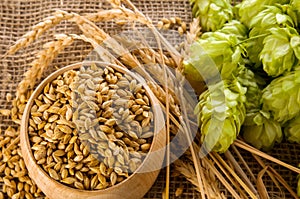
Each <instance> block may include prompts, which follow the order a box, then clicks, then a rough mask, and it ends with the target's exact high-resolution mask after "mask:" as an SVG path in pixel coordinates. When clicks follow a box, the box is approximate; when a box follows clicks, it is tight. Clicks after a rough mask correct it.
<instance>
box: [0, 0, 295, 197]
mask: <svg viewBox="0 0 300 199" xmlns="http://www.w3.org/2000/svg"><path fill="white" fill-rule="evenodd" d="M132 1H133V3H134V4H135V5H136V6H137V7H138V8H139V9H140V10H141V11H142V12H143V13H144V14H145V15H147V16H149V17H150V18H151V19H152V20H153V21H154V22H157V21H158V20H160V19H161V18H162V17H167V18H169V17H173V16H179V17H180V18H181V19H182V20H183V21H185V22H190V21H191V10H190V5H189V0H132ZM56 8H59V9H63V10H66V11H72V12H76V13H79V14H85V13H94V12H96V11H97V10H100V9H105V8H108V4H107V3H105V2H104V0H98V1H95V0H93V1H92V0H27V1H21V0H9V1H8V0H1V2H0V28H1V29H0V55H3V54H4V53H5V52H6V50H7V49H8V47H9V46H11V45H12V44H13V43H14V42H15V41H16V40H17V39H18V38H20V37H21V36H22V35H23V34H24V33H26V32H27V31H29V30H30V27H31V26H32V25H34V24H36V23H38V22H39V21H41V20H42V19H43V18H45V17H47V16H49V15H51V14H52V13H53V12H54V10H55V9H56ZM101 25H102V27H103V29H104V30H105V31H107V32H108V33H110V34H115V33H117V31H118V30H117V29H115V27H114V26H113V25H112V24H111V23H105V24H101ZM56 33H79V30H78V29H77V28H76V27H75V26H74V24H72V23H70V22H62V23H61V24H59V25H58V26H56V27H55V28H52V29H50V30H49V31H47V32H46V34H44V35H43V36H42V37H41V38H40V39H38V40H37V41H35V42H34V43H33V44H31V45H30V46H29V47H27V48H25V49H22V50H20V51H19V52H18V53H17V54H15V55H13V56H8V57H6V58H4V59H3V58H2V59H1V61H0V109H3V108H10V104H9V103H7V102H6V99H5V98H6V97H5V96H6V94H7V93H12V94H14V93H15V90H16V85H17V84H18V83H19V82H20V81H21V79H22V77H23V74H24V72H25V71H26V70H27V69H28V67H29V65H28V64H29V63H30V62H31V61H32V60H33V59H34V55H35V53H36V52H37V51H39V50H40V49H41V47H42V44H44V43H45V42H47V41H51V40H52V39H53V34H56ZM170 42H171V43H172V44H174V45H175V44H176V43H178V40H177V38H173V39H171V40H170ZM91 50H92V49H91V48H90V47H89V46H88V45H87V44H85V43H83V42H79V41H76V42H75V43H74V44H72V45H71V46H70V47H68V48H67V49H65V50H64V51H63V52H62V53H61V54H60V55H59V57H57V58H56V59H55V60H54V62H53V64H52V67H54V66H58V67H62V66H65V65H69V64H72V63H75V62H78V61H81V60H83V59H84V58H85V56H86V55H87V54H88V53H89V52H90V51H91ZM49 72H51V70H50V71H49ZM11 124H12V122H11V121H10V120H9V119H8V118H6V117H3V116H0V128H1V132H3V131H4V129H6V128H7V126H8V125H11ZM0 134H1V133H0ZM299 151H300V147H299V146H296V145H293V144H281V146H280V147H276V148H275V150H273V151H272V152H271V154H272V155H274V156H276V157H278V158H280V159H281V160H283V161H285V162H288V163H291V164H293V165H294V166H296V165H297V164H298V163H299V162H300V158H299V157H298V154H299ZM243 155H244V157H245V159H246V160H247V162H248V163H249V165H250V167H251V169H252V170H253V171H254V173H255V174H257V173H258V172H259V171H260V170H261V168H260V167H259V166H258V165H257V163H256V162H253V158H252V156H251V154H249V153H243ZM273 166H274V168H275V169H277V171H278V172H279V173H280V174H282V175H283V177H284V179H285V180H287V182H288V183H289V184H290V185H292V186H293V187H295V186H296V175H295V174H294V173H292V172H290V171H288V170H286V169H284V168H282V167H278V166H276V165H273ZM264 180H265V182H266V183H265V184H266V186H267V190H268V191H269V192H270V196H271V198H277V197H279V198H282V196H283V195H282V193H285V192H286V190H285V189H282V192H280V190H278V189H276V188H275V186H274V184H273V183H271V181H270V179H269V178H264ZM164 186H165V171H164V170H162V172H161V174H160V175H159V177H158V179H157V181H156V183H155V184H154V186H153V187H152V189H151V190H150V191H149V193H148V194H147V195H146V196H145V198H149V199H150V198H152V199H153V198H157V199H158V198H162V192H163V187H164ZM178 187H183V189H184V190H183V194H182V195H181V196H180V197H175V191H176V188H178ZM0 188H1V187H0ZM170 192H171V193H170V195H171V198H199V197H200V195H199V194H198V193H197V192H196V191H195V190H194V188H193V186H192V185H191V184H190V183H189V182H188V181H187V180H185V179H184V178H183V177H172V178H171V184H170ZM225 195H226V196H228V197H229V198H230V195H229V194H228V193H227V192H226V191H225ZM285 197H286V198H290V197H291V196H290V195H288V194H285Z"/></svg>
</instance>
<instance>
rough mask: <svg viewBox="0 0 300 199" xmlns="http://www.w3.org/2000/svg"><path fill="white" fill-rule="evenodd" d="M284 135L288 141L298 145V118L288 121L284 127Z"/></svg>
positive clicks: (299, 134) (299, 123) (299, 126)
mask: <svg viewBox="0 0 300 199" xmlns="http://www.w3.org/2000/svg"><path fill="white" fill-rule="evenodd" d="M284 134H285V137H286V139H287V140H288V141H290V142H297V143H298V144H300V116H297V117H295V118H293V119H292V120H290V121H288V123H287V125H286V126H285V127H284Z"/></svg>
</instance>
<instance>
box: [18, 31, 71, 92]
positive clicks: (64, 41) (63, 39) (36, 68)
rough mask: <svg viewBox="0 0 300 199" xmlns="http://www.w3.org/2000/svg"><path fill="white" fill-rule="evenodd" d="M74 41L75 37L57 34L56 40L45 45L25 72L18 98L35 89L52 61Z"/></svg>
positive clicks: (19, 86) (19, 87)
mask: <svg viewBox="0 0 300 199" xmlns="http://www.w3.org/2000/svg"><path fill="white" fill-rule="evenodd" d="M72 42H73V38H72V37H69V36H67V35H65V34H60V35H56V41H51V42H48V43H46V44H44V46H43V50H42V51H40V52H39V53H38V54H37V56H36V59H35V60H34V61H33V62H32V63H31V64H30V65H31V68H30V69H29V70H28V71H27V72H26V73H25V77H24V79H23V80H22V81H21V82H20V84H19V85H18V87H17V98H20V96H21V95H22V94H24V93H26V91H27V90H29V89H33V88H34V85H35V83H36V81H37V80H39V79H40V78H41V77H42V74H43V71H44V70H45V69H46V68H47V67H48V66H49V64H50V63H51V61H52V60H53V59H54V58H55V57H56V56H57V55H58V54H59V53H60V52H61V51H62V50H63V49H64V48H65V47H67V46H69V45H70V44H71V43H72Z"/></svg>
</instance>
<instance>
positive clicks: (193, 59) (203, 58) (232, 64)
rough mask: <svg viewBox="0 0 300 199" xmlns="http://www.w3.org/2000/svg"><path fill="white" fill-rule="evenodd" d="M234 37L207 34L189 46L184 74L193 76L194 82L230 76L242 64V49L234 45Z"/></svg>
mask: <svg viewBox="0 0 300 199" xmlns="http://www.w3.org/2000/svg"><path fill="white" fill-rule="evenodd" d="M237 43H239V39H238V38H237V36H235V35H228V34H225V33H222V32H207V33H204V34H203V35H202V37H201V38H200V39H198V40H197V41H196V42H194V43H193V44H192V45H191V50H190V52H191V53H190V55H189V57H188V58H187V59H186V60H185V61H184V62H183V65H184V74H185V75H188V74H193V76H194V80H199V81H200V80H203V79H205V81H208V80H210V79H211V78H214V77H216V76H218V75H219V74H221V77H222V79H228V78H230V77H231V76H232V73H233V71H235V70H236V69H237V67H238V65H239V64H241V63H243V62H244V60H243V57H242V54H243V49H242V48H241V47H240V46H239V45H236V44H237Z"/></svg>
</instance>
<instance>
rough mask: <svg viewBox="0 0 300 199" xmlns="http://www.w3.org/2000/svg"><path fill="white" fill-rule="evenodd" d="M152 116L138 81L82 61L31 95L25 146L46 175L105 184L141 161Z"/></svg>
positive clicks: (71, 182)
mask: <svg viewBox="0 0 300 199" xmlns="http://www.w3.org/2000/svg"><path fill="white" fill-rule="evenodd" d="M152 118H153V113H152V110H151V104H150V100H149V98H148V96H147V94H146V91H145V89H144V88H143V85H142V84H141V83H138V82H137V81H136V80H135V79H134V78H132V77H131V76H130V75H127V74H122V73H120V72H118V71H116V70H114V69H113V68H111V67H109V66H99V65H96V64H91V65H88V66H82V67H81V68H80V70H79V71H74V70H70V71H67V72H65V73H64V74H63V75H60V76H58V77H57V78H56V79H55V80H53V81H52V82H50V83H48V84H47V85H46V86H45V87H44V89H43V92H42V93H41V94H40V95H39V96H38V97H37V99H35V100H34V104H33V106H32V108H31V113H30V119H29V129H28V130H29V137H30V142H31V149H32V151H33V155H34V158H35V159H36V162H37V164H38V165H40V166H41V167H42V168H43V169H44V170H45V171H46V172H47V173H48V174H49V176H50V177H51V178H53V179H55V180H57V181H59V182H62V183H64V184H66V185H68V186H70V187H74V188H78V189H85V190H100V189H105V188H107V187H110V186H113V185H115V184H117V183H119V182H122V181H123V180H125V179H126V178H127V177H128V176H129V175H130V174H131V173H133V172H134V171H135V170H136V169H137V168H138V167H139V166H140V165H141V163H142V161H143V159H144V158H145V156H146V155H147V152H148V151H149V149H150V146H151V143H152V137H153V134H154V133H153V121H152Z"/></svg>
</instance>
